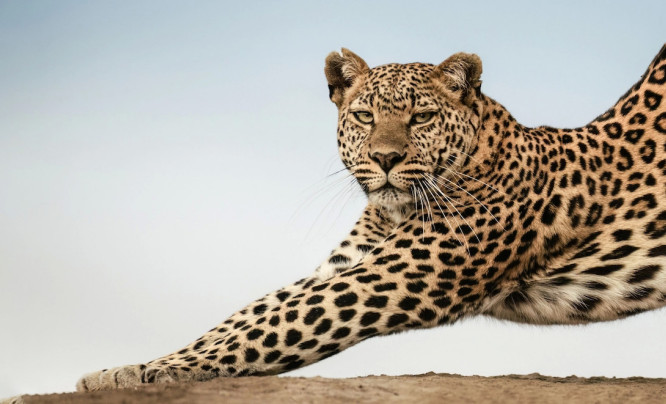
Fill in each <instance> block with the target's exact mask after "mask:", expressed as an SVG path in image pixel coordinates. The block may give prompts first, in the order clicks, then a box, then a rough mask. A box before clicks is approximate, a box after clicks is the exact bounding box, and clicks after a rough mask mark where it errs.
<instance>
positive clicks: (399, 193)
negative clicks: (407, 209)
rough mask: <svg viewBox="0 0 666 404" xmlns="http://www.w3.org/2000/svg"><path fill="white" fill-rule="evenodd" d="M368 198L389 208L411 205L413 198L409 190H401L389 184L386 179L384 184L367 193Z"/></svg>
mask: <svg viewBox="0 0 666 404" xmlns="http://www.w3.org/2000/svg"><path fill="white" fill-rule="evenodd" d="M368 199H369V201H370V202H372V203H376V204H378V205H380V206H383V207H385V208H389V209H395V208H398V207H401V206H404V205H411V204H413V203H414V198H413V196H412V194H410V193H409V192H406V191H403V190H401V189H399V188H396V187H395V186H393V185H391V184H390V183H389V182H388V181H387V182H386V184H384V185H382V186H381V187H379V188H377V189H376V190H374V191H372V192H370V193H369V194H368Z"/></svg>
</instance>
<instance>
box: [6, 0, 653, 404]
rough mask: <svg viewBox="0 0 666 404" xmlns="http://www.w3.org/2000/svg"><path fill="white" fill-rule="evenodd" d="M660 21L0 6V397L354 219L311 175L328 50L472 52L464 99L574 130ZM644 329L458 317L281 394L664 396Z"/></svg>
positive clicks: (168, 318) (77, 366)
mask: <svg viewBox="0 0 666 404" xmlns="http://www.w3.org/2000/svg"><path fill="white" fill-rule="evenodd" d="M664 15H666V3H664V2H663V1H641V2H629V1H586V2H580V1H560V2H536V1H512V2H508V1H507V2H492V1H476V2H419V1H415V2H409V3H407V2H397V1H386V2H379V1H364V2H351V1H330V2H305V1H303V2H296V1H285V2H268V1H266V2H221V1H208V2H207V1H198V2H176V1H159V2H158V1H133V2H124V1H96V2H83V1H57V2H56V1H23V2H11V1H1V2H0V54H1V55H2V58H1V59H0V94H2V95H1V96H0V318H1V319H2V321H3V326H2V329H3V332H2V333H0V357H2V358H3V360H2V361H0V397H2V396H8V395H12V394H18V393H41V392H53V391H65V390H71V389H73V387H74V383H75V381H76V379H77V378H78V377H79V376H80V375H81V374H83V373H85V372H88V371H93V370H97V369H99V368H105V367H110V366H116V365H122V364H127V363H136V362H143V361H147V360H150V359H153V358H155V357H157V356H161V355H163V354H166V353H169V352H172V351H173V350H176V349H179V348H180V347H181V346H183V345H185V344H187V343H188V342H190V341H191V340H193V339H195V338H197V337H198V336H199V335H200V334H201V333H203V332H205V331H206V330H208V329H210V328H211V327H212V326H214V325H215V324H217V323H219V322H221V321H222V320H224V319H225V318H226V317H227V316H228V315H230V314H231V313H232V312H234V311H235V310H237V309H239V308H241V307H242V306H244V305H245V304H246V303H248V302H250V301H251V300H253V299H255V298H257V297H259V296H260V295H262V294H263V293H265V292H268V291H271V290H273V289H276V288H278V287H280V286H282V285H284V284H287V283H290V282H291V281H293V280H296V279H298V278H300V277H302V276H304V275H306V274H308V273H310V272H311V271H313V270H314V268H315V267H316V266H317V265H318V263H319V261H321V260H322V259H323V258H324V257H325V256H326V254H327V253H328V251H329V250H330V249H331V248H332V247H333V246H334V245H335V244H336V243H337V242H338V241H339V240H340V239H341V238H342V237H344V235H345V233H346V232H347V231H348V228H349V227H350V226H351V225H352V224H353V222H354V221H355V216H357V215H358V214H359V212H360V210H361V209H362V206H363V204H364V198H363V196H362V195H361V194H360V192H359V191H357V190H353V188H350V187H348V186H347V180H345V179H344V178H343V177H344V175H337V176H333V177H332V178H328V179H327V178H326V175H327V174H328V173H330V172H333V171H335V170H336V169H338V168H340V163H339V162H338V161H337V150H336V142H335V124H336V111H335V107H334V106H333V104H331V103H330V101H329V100H328V97H327V95H328V90H327V88H326V82H325V79H324V75H323V61H324V58H325V56H326V55H327V54H328V52H330V51H333V50H338V49H339V48H340V47H347V48H350V49H352V50H353V51H354V52H356V53H357V54H359V55H361V56H362V57H363V58H364V59H365V60H366V61H367V62H368V63H369V64H370V65H373V66H374V65H379V64H384V63H390V62H412V61H422V62H431V63H439V62H441V61H442V60H444V59H445V58H446V57H448V56H449V55H450V54H452V53H454V52H458V51H467V52H474V53H477V54H478V55H480V56H481V58H482V60H483V63H484V73H483V76H482V79H483V91H484V92H485V93H486V94H488V95H490V96H492V97H494V98H495V99H497V100H499V101H500V102H502V103H503V104H504V105H505V106H506V107H507V108H508V109H509V110H510V111H511V112H512V113H513V114H514V116H515V117H516V118H517V119H518V120H519V121H520V122H521V123H523V124H526V125H539V124H548V125H553V126H560V127H572V126H578V125H583V124H585V123H586V122H588V121H589V120H591V119H593V118H594V117H595V116H597V115H599V114H600V113H602V112H603V111H604V110H605V109H606V108H608V107H610V106H611V105H612V104H614V102H615V101H616V100H617V98H619V96H620V95H621V94H623V93H624V92H625V91H626V90H627V89H628V88H629V86H630V85H631V84H633V83H634V82H635V81H636V80H637V79H638V78H639V77H640V75H641V74H642V73H643V71H644V70H645V68H646V67H647V65H648V63H649V62H650V60H651V59H652V57H653V56H654V55H655V54H656V52H657V51H658V50H659V48H660V47H661V46H662V44H663V43H664V41H665V40H666V26H665V25H664V23H663V16H664ZM352 191H353V192H352ZM665 315H666V314H665V313H663V312H656V313H647V314H644V315H641V316H638V317H636V318H632V319H629V320H626V321H623V322H616V323H608V324H598V325H593V326H588V327H550V328H547V327H530V326H520V325H514V324H510V323H505V322H499V321H495V320H488V319H476V320H469V321H465V322H462V323H460V324H456V325H454V326H453V327H445V328H438V329H435V330H428V331H420V332H410V333H407V334H403V335H397V336H391V337H386V338H378V339H375V340H371V341H368V342H364V343H363V344H361V345H359V346H357V347H354V348H352V349H350V350H349V351H346V352H343V353H342V354H340V355H338V356H336V357H333V358H330V359H328V360H326V361H324V362H322V363H320V364H316V365H313V366H311V367H308V368H305V369H303V370H299V371H297V372H294V373H292V374H294V375H322V376H335V377H344V376H356V375H364V374H379V373H387V374H404V373H423V372H428V371H437V372H449V373H462V374H482V375H492V374H504V373H531V372H540V373H543V374H548V375H556V376H564V375H567V374H578V375H582V376H590V375H607V376H632V375H641V376H653V377H656V376H660V377H666V365H665V364H664V363H663V361H654V358H663V357H664V354H665V353H666V346H665V345H664V344H663V338H662V337H661V336H663V335H664V332H666V328H665V327H666V326H664V325H663V324H666V322H665V321H664V320H665V317H664V316H665ZM387 351H389V352H390V354H387ZM609 352H610V354H609Z"/></svg>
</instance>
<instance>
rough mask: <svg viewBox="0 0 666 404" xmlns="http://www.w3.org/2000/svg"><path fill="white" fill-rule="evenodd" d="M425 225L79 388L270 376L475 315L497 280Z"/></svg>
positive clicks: (416, 221) (414, 224)
mask: <svg viewBox="0 0 666 404" xmlns="http://www.w3.org/2000/svg"><path fill="white" fill-rule="evenodd" d="M425 224H426V225H428V223H427V222H426V223H425ZM422 225H423V218H421V217H417V215H412V217H411V218H410V219H409V220H408V221H406V222H405V223H403V224H402V225H400V226H399V227H398V228H397V229H395V230H394V231H393V232H392V234H391V235H389V237H388V238H387V239H386V240H385V241H383V242H382V243H380V244H379V245H378V246H377V247H376V248H374V249H373V250H372V251H371V252H370V253H369V254H368V255H367V256H366V257H365V258H363V259H362V260H361V262H360V263H359V264H358V265H356V266H355V267H354V268H351V269H349V270H347V271H344V272H342V273H338V274H336V275H334V276H333V277H332V278H331V279H329V280H328V281H325V282H322V281H319V280H318V279H317V278H316V277H313V278H309V279H304V280H301V281H299V282H297V283H295V284H293V285H291V286H289V287H287V288H285V289H282V290H279V291H276V292H274V293H272V294H269V295H267V296H265V297H264V298H262V299H259V300H257V301H255V302H254V303H252V304H250V305H249V306H247V307H246V308H244V309H243V310H241V311H239V312H238V313H236V314H234V315H233V316H232V317H231V318H229V319H228V320H226V321H225V322H224V323H222V324H221V325H220V326H218V327H216V328H214V329H212V330H210V331H209V332H208V333H206V334H205V335H204V336H202V337H201V338H199V339H198V340H197V341H195V342H193V343H192V344H190V345H189V346H187V347H186V348H184V349H182V350H180V351H178V352H176V353H173V354H171V355H168V356H165V357H162V358H160V359H157V360H155V361H152V362H149V363H147V364H145V365H136V366H125V367H120V368H115V369H110V370H105V371H101V372H96V373H92V374H89V375H87V376H85V377H83V378H82V379H81V380H80V381H79V383H78V385H77V387H78V389H79V390H103V389H113V388H118V387H129V386H135V385H139V384H141V383H153V382H158V383H162V382H173V381H185V380H208V379H212V378H214V377H218V376H245V375H267V374H276V373H281V372H284V371H288V370H292V369H296V368H299V367H301V366H304V365H307V364H310V363H313V362H316V361H319V360H321V359H324V358H326V357H328V356H331V355H334V354H335V353H337V352H340V351H341V350H343V349H346V348H348V347H350V346H352V345H354V344H357V343H359V342H360V341H362V340H364V339H367V338H370V337H372V336H376V335H385V334H389V333H395V332H399V331H402V330H405V329H408V328H426V327H433V326H435V325H437V324H442V323H451V322H453V321H455V320H456V319H458V318H460V317H461V316H463V315H466V314H469V313H473V312H476V311H478V309H479V306H480V304H481V301H482V300H483V298H484V296H485V295H486V293H487V292H486V291H487V290H489V289H492V288H490V287H488V285H489V284H490V283H492V282H493V281H494V278H493V277H487V278H485V279H483V280H482V281H479V280H477V279H472V275H473V274H471V273H470V271H469V270H468V269H466V268H467V267H468V266H469V265H471V261H470V262H467V261H468V260H471V258H469V256H468V255H467V254H466V247H465V246H461V245H460V244H458V243H456V238H455V237H454V236H453V232H452V231H448V229H445V228H442V227H441V226H439V227H437V231H438V232H432V234H425V235H422V237H414V232H415V231H417V229H418V231H419V234H421V233H420V231H421V229H422ZM426 227H429V226H426ZM433 228H434V227H433ZM447 233H448V234H447ZM438 246H439V247H438ZM479 264H480V265H481V263H479ZM478 269H479V273H484V272H485V271H484V270H483V268H478ZM466 271H467V272H466ZM472 280H473V281H472Z"/></svg>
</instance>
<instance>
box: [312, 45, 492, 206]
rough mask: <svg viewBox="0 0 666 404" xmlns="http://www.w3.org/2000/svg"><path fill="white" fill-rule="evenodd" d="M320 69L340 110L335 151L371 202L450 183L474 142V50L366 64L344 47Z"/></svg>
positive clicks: (398, 200) (408, 201)
mask: <svg viewBox="0 0 666 404" xmlns="http://www.w3.org/2000/svg"><path fill="white" fill-rule="evenodd" d="M325 73H326V79H327V81H328V87H329V92H330V98H331V101H333V102H334V103H335V104H336V105H337V107H338V112H339V114H338V146H339V152H340V157H341V158H342V161H343V163H344V164H345V166H346V167H347V168H348V169H349V170H350V171H351V172H352V173H353V174H354V176H355V177H356V179H357V180H358V182H359V184H360V185H361V187H362V188H363V190H364V191H365V193H366V194H367V195H368V198H369V200H370V201H371V202H373V203H376V204H378V205H380V206H383V207H386V208H389V209H396V208H401V207H405V206H411V205H413V204H414V201H415V200H418V199H423V198H425V199H431V198H430V195H429V194H428V193H431V192H436V191H435V187H438V188H440V189H442V190H445V189H447V186H449V185H450V184H448V183H447V181H454V179H455V175H456V172H457V171H458V170H459V169H460V166H461V165H462V164H463V163H464V161H465V160H466V158H467V156H468V155H469V153H470V150H471V149H472V148H473V147H474V145H475V140H476V132H477V130H478V127H479V122H480V116H481V113H482V111H481V105H482V103H481V102H480V97H481V93H480V86H481V81H480V80H479V79H480V76H481V60H480V59H479V57H478V56H476V55H473V54H466V53H457V54H455V55H453V56H451V57H450V58H448V59H446V60H445V61H444V62H442V63H441V64H440V65H438V66H435V65H431V64H424V63H410V64H388V65H384V66H379V67H375V68H373V69H370V68H368V65H367V64H366V63H365V61H363V59H361V58H360V57H359V56H357V55H355V54H354V53H352V52H351V51H349V50H347V49H342V53H337V52H333V53H331V54H330V55H328V57H327V58H326V67H325ZM450 186H453V185H450ZM419 193H421V195H419ZM424 194H425V195H424Z"/></svg>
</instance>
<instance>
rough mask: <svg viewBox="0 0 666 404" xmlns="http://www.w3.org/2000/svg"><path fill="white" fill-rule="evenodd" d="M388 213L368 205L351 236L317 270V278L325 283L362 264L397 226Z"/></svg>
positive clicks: (375, 206)
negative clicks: (369, 253)
mask: <svg viewBox="0 0 666 404" xmlns="http://www.w3.org/2000/svg"><path fill="white" fill-rule="evenodd" d="M388 213H389V212H387V211H385V210H382V208H380V207H379V206H377V205H373V204H368V205H367V206H366V208H365V209H364V210H363V214H362V215H361V217H360V218H359V219H358V221H357V222H356V224H355V225H354V227H353V228H352V230H351V232H350V233H349V235H348V236H347V237H346V238H345V239H344V240H343V241H342V242H341V243H340V244H339V245H338V246H337V247H336V248H335V249H334V250H333V251H331V254H330V255H329V256H328V257H327V258H326V259H325V260H324V261H323V262H322V263H321V265H320V266H319V267H318V268H317V269H316V271H315V277H317V278H318V279H319V280H321V281H325V280H327V279H330V278H332V277H333V276H334V275H335V274H337V273H339V272H342V271H344V270H347V269H349V268H351V267H353V266H354V265H356V264H358V263H359V262H361V259H363V257H365V256H366V255H367V254H368V252H370V251H371V250H372V249H373V248H374V247H375V246H377V245H378V244H379V243H381V242H382V241H384V239H385V238H386V237H387V236H388V235H389V233H390V232H391V230H393V228H394V227H395V226H396V225H397V223H395V222H394V219H392V218H391V217H390V215H389V214H388Z"/></svg>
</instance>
